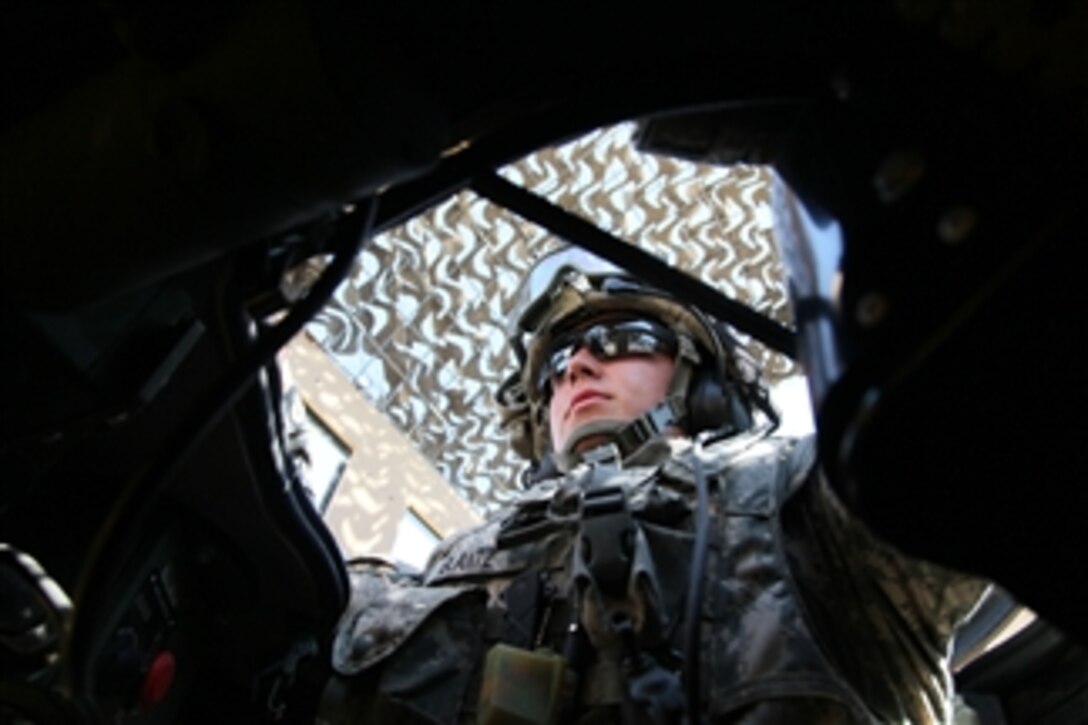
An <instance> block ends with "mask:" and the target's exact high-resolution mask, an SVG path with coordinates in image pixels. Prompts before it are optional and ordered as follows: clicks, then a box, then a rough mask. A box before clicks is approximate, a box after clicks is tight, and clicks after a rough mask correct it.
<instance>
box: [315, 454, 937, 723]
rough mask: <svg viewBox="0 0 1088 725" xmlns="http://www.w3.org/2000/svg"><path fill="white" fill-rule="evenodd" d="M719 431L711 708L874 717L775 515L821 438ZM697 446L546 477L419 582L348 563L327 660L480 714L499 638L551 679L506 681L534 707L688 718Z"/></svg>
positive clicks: (702, 637) (418, 703) (711, 477)
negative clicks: (813, 610) (346, 593)
mask: <svg viewBox="0 0 1088 725" xmlns="http://www.w3.org/2000/svg"><path fill="white" fill-rule="evenodd" d="M725 443H726V444H717V445H715V446H713V447H711V448H708V449H707V451H709V452H710V455H706V454H704V456H705V457H704V459H703V463H704V465H703V472H704V474H705V477H706V483H707V486H708V493H709V506H710V512H709V513H710V529H709V540H708V547H709V550H708V557H707V567H706V570H705V574H704V596H703V598H702V602H701V606H700V607H699V609H698V611H699V618H700V622H699V625H698V626H699V632H698V638H697V641H698V647H699V652H698V657H697V659H695V660H694V661H697V662H698V663H699V666H700V671H699V683H700V688H699V693H698V698H699V700H700V702H699V707H700V709H701V711H702V713H703V719H704V721H709V722H745V723H763V722H869V721H873V720H875V719H876V718H875V716H874V714H873V711H872V710H870V709H867V708H866V705H865V704H863V701H862V698H860V697H859V696H858V694H857V692H858V689H857V687H856V685H854V684H851V683H848V682H847V681H846V680H845V679H844V678H843V677H842V676H841V675H840V674H839V673H838V672H837V671H836V667H835V666H834V665H833V663H832V661H831V660H829V659H828V657H827V656H825V650H824V649H823V648H821V646H820V643H819V642H818V641H817V638H816V636H815V634H816V633H814V632H813V631H812V629H811V627H810V624H809V622H807V621H806V616H805V606H804V604H803V601H802V600H803V598H804V593H803V591H802V587H801V583H800V582H798V581H796V579H795V576H794V573H793V569H794V567H792V566H791V563H790V561H791V558H790V557H792V556H796V555H797V551H796V549H795V548H792V549H791V551H790V552H789V554H790V556H787V550H786V535H785V534H784V532H783V530H782V520H783V517H782V515H781V514H782V510H783V506H784V505H785V504H786V503H787V502H788V501H789V500H790V498H791V497H792V496H794V495H795V494H796V493H797V491H798V490H799V489H801V488H804V487H805V484H806V482H808V481H809V474H810V473H811V471H812V466H813V459H814V452H813V448H814V446H813V445H812V444H811V441H806V442H801V443H794V442H792V441H782V440H777V439H752V438H744V439H742V440H732V441H727V442H725ZM694 455H695V453H694V451H693V449H692V448H691V447H690V445H686V446H682V447H680V448H679V449H678V450H673V451H667V452H666V453H665V454H664V455H663V456H662V460H660V462H658V463H657V464H655V465H650V466H635V467H628V468H623V469H617V468H610V467H600V466H580V467H578V468H576V469H575V470H573V471H571V473H570V474H567V475H566V476H564V477H563V478H561V479H554V480H551V481H547V482H544V483H542V484H540V485H538V486H537V487H534V489H532V490H530V491H529V492H528V493H527V495H526V496H525V498H524V499H523V500H522V501H520V502H519V504H518V505H517V506H515V507H514V508H513V510H512V511H510V512H509V513H508V514H507V515H506V516H504V517H502V518H500V519H497V520H495V521H493V522H491V523H489V524H486V525H484V526H483V527H481V528H479V529H476V530H474V531H471V532H468V533H466V534H464V535H462V536H459V537H455V538H453V539H451V540H449V541H448V542H446V544H444V545H443V547H442V548H441V549H440V551H439V552H437V553H436V555H435V557H434V558H433V559H432V563H431V565H430V566H429V567H428V569H427V571H426V572H425V573H424V576H423V581H422V582H420V583H419V584H420V585H419V586H415V587H411V586H409V587H405V586H403V585H402V583H398V582H395V581H394V579H395V578H396V577H395V575H393V574H392V573H390V572H388V571H386V572H384V573H382V572H377V570H375V569H374V568H373V567H371V568H369V569H365V568H364V569H356V570H355V571H353V573H352V576H353V581H354V583H355V587H354V590H355V592H356V593H357V599H356V600H355V601H353V604H352V605H351V607H350V608H349V612H348V614H347V615H346V616H345V620H344V622H343V623H342V626H341V628H340V631H339V635H338V637H337V641H336V643H335V648H334V664H335V667H336V669H337V670H338V672H339V673H340V674H341V675H343V676H345V677H347V678H351V677H355V678H357V679H359V681H363V680H366V681H367V683H368V684H367V687H370V688H372V690H370V692H369V694H368V695H367V698H371V699H372V700H373V702H371V701H370V700H368V703H369V704H367V705H365V707H366V708H367V709H365V710H364V711H362V712H365V713H366V715H369V716H371V717H375V718H382V717H386V716H388V717H391V718H401V719H403V718H407V719H408V721H411V720H413V719H415V720H418V721H422V722H458V721H466V722H472V721H476V719H477V717H478V715H479V714H480V711H481V708H492V707H496V708H498V709H499V710H501V708H502V704H501V703H500V702H499V701H500V700H502V698H503V697H504V696H503V695H502V693H496V692H495V687H496V686H499V685H503V684H504V683H508V678H507V676H506V675H495V671H493V664H494V663H493V662H492V660H496V657H497V655H495V654H494V653H495V652H498V653H499V655H501V657H498V661H499V662H500V663H499V664H498V665H494V667H500V669H501V667H503V666H506V667H508V670H501V671H503V672H513V671H514V670H516V669H517V668H529V669H527V670H526V671H527V672H528V671H531V672H533V673H535V674H534V675H533V682H539V681H541V680H547V681H548V682H550V683H551V684H550V685H547V686H548V687H551V688H552V689H551V690H550V691H549V693H547V694H539V693H537V694H532V696H531V697H530V694H531V693H529V692H527V691H526V692H521V693H520V694H519V693H518V692H514V693H512V694H511V693H507V695H508V696H510V697H512V698H513V700H515V701H519V702H522V703H523V702H524V701H525V700H527V699H528V700H533V698H535V697H538V695H539V697H538V699H539V698H543V700H548V701H547V702H544V701H543V700H542V701H541V704H536V705H533V707H537V708H539V709H541V710H542V711H543V710H547V711H548V712H549V713H551V714H550V715H541V718H542V719H541V720H540V721H544V719H546V717H552V718H555V717H557V715H559V716H561V717H562V718H563V719H566V720H569V721H572V722H622V721H633V722H680V720H681V717H682V708H683V690H682V684H681V679H682V677H683V661H684V654H685V652H684V646H685V642H684V633H685V632H686V631H688V627H689V626H690V625H689V624H688V623H687V622H685V621H684V619H685V616H684V612H685V604H686V602H687V596H688V594H689V592H688V586H689V568H690V563H691V561H692V558H693V557H692V554H693V550H692V548H693V539H694V537H693V533H692V530H693V511H694V502H695V498H696V485H697V483H696V473H695V470H694V465H693V464H694V461H693V456H694ZM413 590H416V591H420V592H424V593H425V594H422V595H420V596H413V595H412V593H411V592H412V591H413ZM823 593H824V592H821V594H823ZM847 606H849V605H847ZM853 636H854V637H857V638H865V637H867V636H868V635H867V633H865V632H855V633H853ZM497 646H498V647H499V649H498V650H496V647H497ZM489 653H491V654H489ZM510 653H528V655H529V657H528V659H526V660H524V661H523V660H519V659H517V658H514V659H510ZM503 657H505V658H507V659H505V660H504V659H502V658H503ZM485 660H487V661H488V671H489V672H490V675H489V674H488V672H485V671H484V670H485V668H484V665H483V664H482V663H483V662H484V661H485ZM689 660H690V658H689ZM502 662H507V663H508V664H507V665H503V664H502ZM510 663H513V664H510ZM534 667H535V668H538V669H532V668H534ZM540 668H542V669H540ZM548 673H551V674H548ZM927 674H928V673H927ZM932 674H933V676H934V677H938V673H936V672H934V673H932ZM553 675H554V677H553ZM489 676H490V677H497V678H498V679H497V680H496V681H495V682H492V681H490V680H489V679H488V677H489ZM869 676H871V677H873V678H881V677H883V676H884V673H881V672H872V673H869ZM548 678H552V679H548ZM861 684H862V690H863V691H866V689H867V688H865V687H864V683H861ZM511 687H514V688H515V689H517V687H518V685H511ZM349 689H350V688H349ZM481 693H483V695H482V696H481ZM549 698H551V699H550V700H549ZM533 701H534V702H535V700H533ZM375 703H376V704H375ZM496 703H499V704H496ZM869 704H870V705H872V704H873V703H869ZM340 706H341V707H343V704H342V703H341V705H340ZM360 707H362V706H360ZM549 708H550V709H549ZM349 709H350V708H349ZM500 715H501V713H500ZM887 716H888V715H887V713H883V712H882V713H880V717H881V719H884V718H885V717H887ZM898 716H899V717H902V714H901V713H900V714H898ZM512 717H513V716H512ZM530 717H532V716H530ZM485 719H486V718H485ZM333 721H335V719H333ZM492 721H494V722H499V721H503V720H502V719H501V717H498V716H497V719H494V720H492ZM506 721H515V720H514V719H511V720H506ZM521 721H522V722H533V721H534V720H531V719H528V720H526V719H523V720H521Z"/></svg>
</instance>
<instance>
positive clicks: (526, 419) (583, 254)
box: [497, 246, 778, 476]
mask: <svg viewBox="0 0 1088 725" xmlns="http://www.w3.org/2000/svg"><path fill="white" fill-rule="evenodd" d="M616 315H626V316H631V317H640V318H645V319H649V320H652V321H654V322H656V323H658V324H660V325H662V326H664V327H666V328H668V329H669V330H671V331H672V332H673V334H674V335H675V336H676V340H677V344H676V346H675V354H674V363H675V364H674V368H673V374H672V378H671V380H670V381H669V384H668V391H667V393H666V397H665V400H663V401H662V402H661V403H659V404H658V405H656V406H655V407H654V408H652V409H650V410H649V411H648V412H646V413H645V414H643V415H642V416H640V417H639V418H637V419H635V420H633V421H612V420H603V421H595V422H593V423H589V424H587V425H586V426H583V427H582V428H579V429H577V430H575V431H574V433H573V434H572V435H571V437H570V439H569V441H568V443H567V446H566V447H565V450H563V451H552V450H551V436H550V433H549V431H548V415H547V405H548V399H547V391H546V390H545V389H544V386H542V385H541V384H540V377H539V371H540V369H541V366H542V365H543V363H544V361H545V359H546V356H547V355H548V353H549V352H550V350H551V348H552V346H553V345H554V344H555V342H556V341H557V340H559V339H560V338H561V337H562V335H563V334H565V333H566V332H567V331H570V330H572V329H575V328H577V327H578V326H579V325H581V324H584V323H586V322H587V321H590V320H593V319H595V318H600V317H602V316H605V317H608V316H616ZM507 335H508V338H509V342H510V346H511V348H512V349H513V351H514V354H515V356H516V357H517V362H518V371H517V372H515V373H514V374H512V375H511V376H510V377H509V378H507V380H506V381H505V382H504V383H503V384H502V386H501V387H500V388H499V390H498V392H497V398H498V402H499V405H500V408H501V409H502V425H503V426H504V427H505V428H507V430H508V431H509V433H510V436H511V442H512V444H513V447H514V449H515V451H516V452H517V453H518V454H519V455H521V456H522V457H524V458H526V459H527V460H529V461H530V462H531V463H532V464H534V468H537V467H541V466H543V467H545V468H549V467H550V465H545V464H550V463H552V462H554V464H555V465H556V467H558V468H559V470H567V469H569V468H570V467H571V466H572V465H574V464H575V463H576V462H577V461H578V459H579V457H578V456H577V455H575V454H574V453H573V450H574V447H575V446H577V445H578V443H579V442H580V441H582V440H584V439H586V438H587V437H589V436H595V437H601V436H605V437H608V438H609V439H610V440H611V444H610V448H612V450H614V451H617V452H618V453H619V455H620V457H621V458H623V457H626V456H628V455H630V454H631V453H633V452H634V451H635V450H637V449H638V448H640V447H641V446H642V445H644V444H645V443H646V442H647V441H649V440H650V439H652V438H655V437H657V436H659V435H660V434H661V433H662V432H663V431H664V430H666V429H668V428H670V427H678V428H680V429H681V430H683V431H684V432H685V433H686V434H688V435H695V434H697V433H699V432H702V431H704V430H716V431H719V432H720V433H721V434H722V435H723V436H727V435H734V434H736V433H740V432H742V431H745V430H748V429H750V428H752V427H753V425H754V417H753V413H754V412H755V410H757V409H758V410H761V411H763V413H764V414H765V416H766V417H767V418H768V420H769V421H771V423H772V425H776V424H777V421H778V417H777V414H776V413H775V411H774V409H773V407H772V406H771V405H770V402H769V398H768V395H767V391H766V389H765V388H764V387H763V385H762V383H761V380H760V373H759V367H758V365H757V364H756V362H755V360H754V359H753V358H752V357H751V355H750V354H749V353H748V352H747V351H746V350H745V349H744V348H743V347H742V346H741V345H740V344H739V343H738V341H737V340H736V338H735V337H734V336H733V335H732V334H731V333H730V332H729V330H728V328H727V327H726V326H725V325H724V324H722V323H720V322H718V321H716V320H714V319H713V318H711V317H710V316H709V315H706V314H705V313H703V312H702V311H701V310H699V309H698V308H695V307H693V306H691V305H689V304H687V303H685V302H683V301H681V300H679V299H678V298H677V297H676V296H675V295H672V294H670V293H669V292H667V291H665V290H661V289H658V288H655V287H652V286H650V285H648V284H646V283H644V282H642V281H640V280H638V279H636V278H635V277H633V276H632V275H631V274H630V273H629V272H627V271H626V270H624V269H622V268H620V267H618V266H616V265H614V264H612V263H611V262H608V261H606V260H604V259H601V258H600V257H598V256H596V255H594V254H592V253H590V252H588V251H586V250H584V249H582V248H580V247H575V246H566V247H563V248H561V249H559V250H556V251H555V252H552V253H551V254H548V255H546V256H544V257H542V258H541V259H540V260H538V261H537V262H536V263H535V264H534V265H533V267H532V268H531V269H530V271H529V273H528V274H527V276H526V278H525V280H524V281H523V283H522V285H521V288H520V289H519V292H518V296H517V299H516V303H515V306H514V310H513V314H512V315H511V317H510V323H509V326H508V329H507ZM531 475H532V474H530V476H531Z"/></svg>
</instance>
